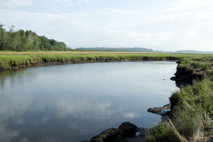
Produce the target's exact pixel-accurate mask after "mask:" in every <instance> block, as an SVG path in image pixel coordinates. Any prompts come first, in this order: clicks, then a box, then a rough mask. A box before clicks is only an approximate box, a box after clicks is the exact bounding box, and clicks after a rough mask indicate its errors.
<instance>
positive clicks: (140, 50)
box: [75, 47, 154, 52]
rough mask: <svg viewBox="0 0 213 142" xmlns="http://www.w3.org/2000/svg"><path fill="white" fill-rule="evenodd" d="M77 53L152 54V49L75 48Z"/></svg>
mask: <svg viewBox="0 0 213 142" xmlns="http://www.w3.org/2000/svg"><path fill="white" fill-rule="evenodd" d="M75 50H77V51H117V52H119V51H120V52H154V50H152V49H147V48H141V47H134V48H124V47H121V48H108V47H94V48H76V49H75Z"/></svg>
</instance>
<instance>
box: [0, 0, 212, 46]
mask: <svg viewBox="0 0 213 142" xmlns="http://www.w3.org/2000/svg"><path fill="white" fill-rule="evenodd" d="M9 1H11V0H9ZM53 1H54V2H53V5H57V4H59V3H62V4H61V5H63V4H66V3H74V2H76V3H77V2H80V3H87V2H89V1H88V0H85V1H81V0H76V1H68V0H62V1H59V0H53ZM49 2H50V0H48V1H47V3H49ZM38 3H39V2H38ZM211 5H213V2H211V1H209V0H202V1H201V0H193V2H192V0H179V1H178V2H176V3H173V4H172V5H170V7H168V8H166V9H163V10H158V11H155V10H152V11H150V10H149V11H145V10H140V9H135V10H132V9H125V10H122V9H89V10H84V11H76V12H70V13H64V14H62V13H63V12H62V13H60V14H53V13H38V12H37V13H35V12H26V11H15V10H0V21H2V23H3V24H5V25H8V26H9V25H15V27H17V28H18V29H19V28H22V29H31V30H33V31H35V32H37V33H39V34H42V35H45V36H47V37H49V38H55V39H57V40H60V41H64V42H66V43H67V44H68V45H69V46H71V47H81V46H86V47H88V46H110V47H115V46H117V47H121V46H122V47H133V46H141V47H147V48H153V49H158V50H159V49H160V50H179V49H194V50H213V49H212V46H213V41H212V39H211V38H212V34H213V17H212V15H213V8H212V7H211Z"/></svg>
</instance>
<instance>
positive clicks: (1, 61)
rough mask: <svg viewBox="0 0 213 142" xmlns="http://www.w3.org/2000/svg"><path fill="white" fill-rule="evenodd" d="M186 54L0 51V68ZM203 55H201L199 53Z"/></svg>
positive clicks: (159, 58) (171, 58)
mask: <svg viewBox="0 0 213 142" xmlns="http://www.w3.org/2000/svg"><path fill="white" fill-rule="evenodd" d="M186 56H191V57H193V55H184V54H162V53H137V54H135V53H122V52H76V51H75V52H73V51H72V52H71V51H66V52H5V51H2V52H0V70H1V71H3V70H13V69H17V68H22V67H28V66H33V65H40V64H62V63H63V64H64V63H83V62H110V61H141V60H178V59H180V58H184V57H186ZM197 56H201V55H197Z"/></svg>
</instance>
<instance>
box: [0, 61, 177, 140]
mask: <svg viewBox="0 0 213 142" xmlns="http://www.w3.org/2000/svg"><path fill="white" fill-rule="evenodd" d="M175 69H176V63H174V62H125V63H93V64H74V65H59V66H46V67H36V68H30V69H26V70H22V71H18V72H14V73H1V74H0V142H79V141H81V140H84V139H88V138H90V137H91V136H93V135H95V134H98V133H99V132H100V131H102V130H104V129H106V128H110V127H117V126H118V125H119V124H120V123H121V122H123V121H131V122H133V123H135V124H137V125H138V126H141V127H151V126H153V125H154V124H156V123H157V122H159V121H160V117H159V116H157V115H154V114H150V113H148V112H146V110H147V108H149V107H153V106H161V105H164V104H166V103H168V102H169V100H168V97H169V96H170V95H171V93H172V92H174V91H176V90H178V89H177V88H176V86H175V82H172V81H171V80H170V79H169V78H170V77H171V76H173V74H174V73H175Z"/></svg>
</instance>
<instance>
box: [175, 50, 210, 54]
mask: <svg viewBox="0 0 213 142" xmlns="http://www.w3.org/2000/svg"><path fill="white" fill-rule="evenodd" d="M176 53H194V54H213V51H196V50H179V51H176Z"/></svg>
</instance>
